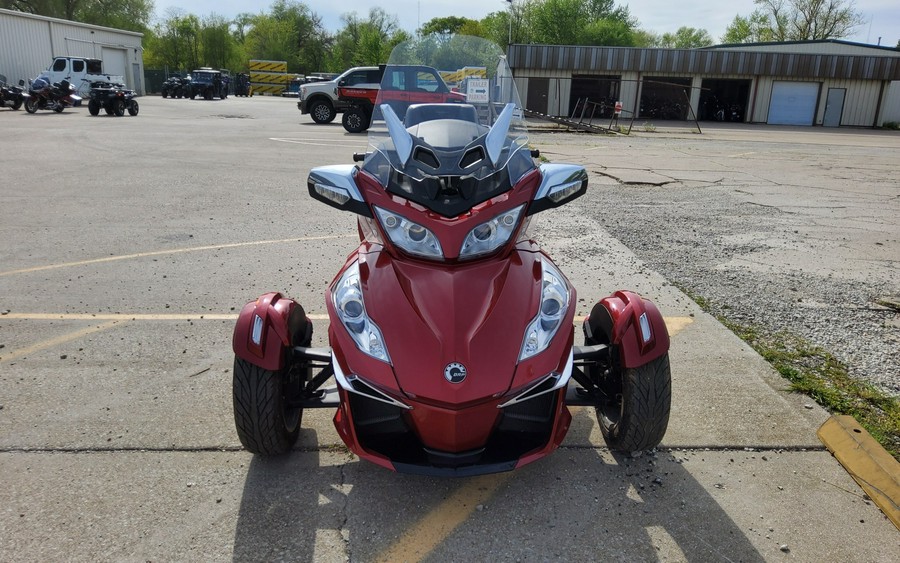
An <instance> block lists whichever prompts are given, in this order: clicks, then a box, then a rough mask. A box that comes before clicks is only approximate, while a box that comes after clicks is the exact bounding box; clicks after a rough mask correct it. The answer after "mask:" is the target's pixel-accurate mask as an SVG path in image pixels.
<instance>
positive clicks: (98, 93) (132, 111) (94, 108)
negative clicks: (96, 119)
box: [88, 82, 139, 117]
mask: <svg viewBox="0 0 900 563" xmlns="http://www.w3.org/2000/svg"><path fill="white" fill-rule="evenodd" d="M136 95H137V94H136V93H135V91H134V90H129V89H127V88H126V87H125V85H124V84H116V83H114V82H91V94H90V97H91V100H90V101H89V102H88V112H90V114H91V115H99V114H100V109H101V108H103V109H104V110H105V111H106V114H107V115H115V116H117V117H122V116H123V115H125V111H126V110H127V111H128V115H137V114H138V109H139V108H138V103H137V100H135V99H134V98H135V96H136Z"/></svg>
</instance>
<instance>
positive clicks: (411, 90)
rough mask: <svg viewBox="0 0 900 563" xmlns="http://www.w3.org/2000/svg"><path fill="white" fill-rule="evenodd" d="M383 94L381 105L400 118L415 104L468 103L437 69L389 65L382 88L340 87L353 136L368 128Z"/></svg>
mask: <svg viewBox="0 0 900 563" xmlns="http://www.w3.org/2000/svg"><path fill="white" fill-rule="evenodd" d="M379 92H381V100H380V101H381V103H389V104H390V105H391V106H392V107H393V108H394V110H395V111H397V114H398V115H399V116H400V118H401V119H402V118H403V115H404V114H405V113H406V108H408V107H409V106H410V105H412V104H426V103H447V102H460V103H461V102H465V101H466V96H465V94H462V93H460V92H454V91H452V90H450V88H449V87H448V86H447V84H445V83H444V80H443V78H441V75H440V74H439V73H438V71H437V70H435V69H433V68H432V67H429V66H416V65H388V66H387V67H385V69H384V76H383V77H382V80H381V86H380V88H379V87H367V88H359V87H353V86H350V87H343V86H341V85H340V84H338V98H339V99H340V100H342V101H345V102H347V103H348V104H349V107H348V108H347V110H346V111H344V117H343V120H342V123H343V125H344V129H346V130H347V131H349V132H350V133H360V132H362V131H365V130H366V129H368V128H369V124H370V123H371V121H372V111H373V110H374V108H375V101H376V99H377V98H378V94H379Z"/></svg>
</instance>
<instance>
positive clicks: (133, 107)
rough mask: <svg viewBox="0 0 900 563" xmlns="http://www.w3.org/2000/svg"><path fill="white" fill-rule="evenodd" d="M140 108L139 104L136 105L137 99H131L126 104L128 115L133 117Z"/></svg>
mask: <svg viewBox="0 0 900 563" xmlns="http://www.w3.org/2000/svg"><path fill="white" fill-rule="evenodd" d="M140 109H141V108H140V106H138V103H137V100H131V102H129V104H128V115H130V116H132V117H133V116H135V115H137V114H138V111H140Z"/></svg>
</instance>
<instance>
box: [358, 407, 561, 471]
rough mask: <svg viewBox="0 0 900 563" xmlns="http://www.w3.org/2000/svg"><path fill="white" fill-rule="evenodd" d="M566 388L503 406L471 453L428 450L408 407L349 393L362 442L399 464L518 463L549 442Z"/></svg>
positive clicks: (456, 465)
mask: <svg viewBox="0 0 900 563" xmlns="http://www.w3.org/2000/svg"><path fill="white" fill-rule="evenodd" d="M561 392H562V391H561V390H558V391H554V392H552V393H544V394H543V395H538V396H537V397H534V398H532V399H528V400H526V401H522V402H520V403H516V404H514V405H510V406H508V407H505V408H503V409H501V416H500V419H499V422H498V424H497V426H496V428H495V429H494V431H493V432H492V433H491V435H490V437H489V438H488V441H487V444H485V446H484V448H481V449H478V450H473V451H469V452H439V451H434V450H427V449H426V448H425V447H424V445H423V444H422V442H421V441H420V440H419V438H418V437H417V436H416V434H415V432H413V431H412V429H411V428H410V427H409V425H408V424H407V421H406V418H405V416H404V413H405V412H406V411H405V409H402V408H400V407H397V406H394V405H389V404H387V403H384V402H381V401H377V400H374V399H371V398H369V397H366V396H363V395H360V394H358V393H349V395H348V396H349V400H350V410H351V412H352V414H353V423H354V426H355V428H356V435H357V438H358V439H359V443H360V445H361V446H362V447H363V448H365V449H366V450H368V451H371V452H375V453H379V454H381V455H383V456H385V457H387V458H388V459H390V460H391V461H393V462H394V463H399V464H404V465H411V466H440V467H467V466H474V465H488V464H502V463H507V462H515V461H516V460H518V459H519V458H521V457H522V456H523V455H525V454H527V453H529V452H531V451H533V450H537V449H540V448H543V447H545V446H546V445H547V443H548V442H549V440H550V438H551V435H552V431H553V421H554V414H555V412H556V405H557V402H558V401H559V397H560V393H561Z"/></svg>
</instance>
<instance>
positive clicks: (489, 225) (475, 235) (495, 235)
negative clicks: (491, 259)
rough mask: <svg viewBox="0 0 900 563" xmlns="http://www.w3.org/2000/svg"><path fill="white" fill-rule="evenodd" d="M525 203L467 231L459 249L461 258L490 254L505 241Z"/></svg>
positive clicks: (507, 239)
mask: <svg viewBox="0 0 900 563" xmlns="http://www.w3.org/2000/svg"><path fill="white" fill-rule="evenodd" d="M524 207H525V205H524V204H523V205H520V206H519V207H516V208H515V209H512V210H510V211H507V212H506V213H503V214H501V215H497V216H496V217H494V218H493V219H491V220H490V221H487V222H485V223H482V224H480V225H478V226H477V227H475V228H474V229H472V230H471V231H469V234H468V235H467V236H466V240H464V241H463V244H462V248H461V249H460V251H459V257H460V259H462V260H465V259H467V258H475V257H477V256H482V255H484V254H490V253H491V252H493V251H495V250H497V249H498V248H500V247H501V246H503V245H504V244H506V243H507V242H509V239H510V237H512V234H513V233H514V232H515V230H516V226H517V225H518V224H519V215H520V214H521V213H522V209H523V208H524Z"/></svg>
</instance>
